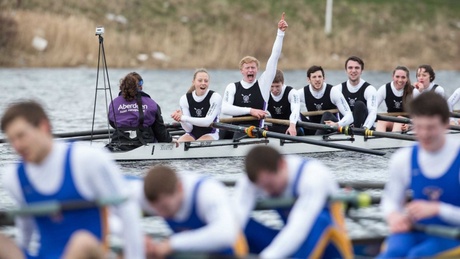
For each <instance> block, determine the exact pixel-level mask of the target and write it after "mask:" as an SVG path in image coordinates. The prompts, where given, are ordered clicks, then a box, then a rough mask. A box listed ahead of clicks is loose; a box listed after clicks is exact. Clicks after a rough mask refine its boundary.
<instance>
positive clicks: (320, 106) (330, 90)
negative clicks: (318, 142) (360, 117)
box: [298, 66, 353, 135]
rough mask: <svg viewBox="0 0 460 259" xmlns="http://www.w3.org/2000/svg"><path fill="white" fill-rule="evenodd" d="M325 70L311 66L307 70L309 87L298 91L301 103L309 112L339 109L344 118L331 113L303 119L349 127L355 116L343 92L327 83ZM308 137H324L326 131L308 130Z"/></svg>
mask: <svg viewBox="0 0 460 259" xmlns="http://www.w3.org/2000/svg"><path fill="white" fill-rule="evenodd" d="M325 79H326V78H325V75H324V70H323V68H322V67H320V66H311V67H310V68H308V70H307V81H308V82H309V85H307V86H305V87H303V88H301V89H299V90H298V92H299V97H300V102H302V103H304V104H305V108H306V110H307V111H320V110H330V109H338V110H339V111H340V113H341V114H343V117H342V118H341V119H340V120H339V119H338V118H337V115H334V114H332V113H330V112H325V113H323V115H322V116H320V115H317V116H309V118H308V119H307V118H305V117H303V118H302V119H303V120H305V121H309V122H314V123H321V124H327V125H330V126H335V127H343V126H348V125H350V124H351V123H353V114H352V113H351V110H350V107H349V106H348V103H347V102H346V100H345V97H344V96H343V94H342V92H341V91H339V90H337V88H334V87H332V85H330V84H327V83H326V82H325ZM306 132H307V135H315V134H317V135H323V134H324V133H325V132H324V130H306Z"/></svg>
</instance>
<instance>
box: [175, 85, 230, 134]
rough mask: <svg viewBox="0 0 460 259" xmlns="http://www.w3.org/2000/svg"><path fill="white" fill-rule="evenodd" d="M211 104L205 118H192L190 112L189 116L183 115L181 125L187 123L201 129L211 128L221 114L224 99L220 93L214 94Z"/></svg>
mask: <svg viewBox="0 0 460 259" xmlns="http://www.w3.org/2000/svg"><path fill="white" fill-rule="evenodd" d="M209 102H210V107H209V110H208V113H207V114H206V116H205V117H202V118H198V117H191V116H190V112H189V113H188V114H185V113H183V115H182V116H181V123H182V122H185V123H189V124H192V125H195V126H199V127H209V125H210V124H211V123H212V122H213V121H214V120H215V119H216V117H217V116H218V115H219V113H220V110H221V106H222V97H221V96H220V94H218V93H213V94H212V96H211V99H210V100H209ZM187 111H188V109H187Z"/></svg>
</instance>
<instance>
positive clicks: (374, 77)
mask: <svg viewBox="0 0 460 259" xmlns="http://www.w3.org/2000/svg"><path fill="white" fill-rule="evenodd" d="M128 72H131V70H125V69H110V70H109V77H110V86H111V89H112V94H113V95H114V96H115V95H116V94H117V93H118V81H119V79H120V78H122V77H123V76H124V75H126V74H127V73H128ZM137 72H139V73H140V74H141V76H142V77H143V79H144V90H145V91H146V92H147V93H149V94H150V95H151V96H152V98H153V99H154V100H156V101H157V102H158V103H159V105H160V106H161V107H162V110H163V117H164V119H165V121H166V122H170V121H171V119H170V117H169V114H171V113H172V111H174V110H175V109H177V108H178V103H179V98H180V96H181V95H182V94H184V93H185V92H186V91H187V89H188V88H189V87H190V84H191V80H192V76H193V71H192V70H167V71H161V70H142V69H140V70H137ZM210 75H211V84H210V88H211V89H213V90H215V91H217V92H218V93H220V94H221V95H223V92H224V89H225V87H226V85H227V84H228V83H230V82H234V81H238V80H240V79H241V74H240V72H239V71H237V70H210ZM305 78H306V75H305V72H304V71H300V70H299V71H285V81H286V84H287V85H291V86H293V87H294V88H296V89H298V88H300V87H302V86H304V85H306V81H305ZM326 78H327V80H328V82H329V83H331V84H338V83H340V82H342V81H344V80H345V79H346V75H345V72H344V71H326ZM363 78H364V79H366V80H367V81H369V82H370V83H372V84H373V85H374V86H377V87H379V86H381V85H382V84H384V83H386V82H388V81H390V80H391V72H378V71H365V73H364V74H363ZM103 79H104V78H102V75H101V78H100V81H99V84H98V87H99V88H104V87H105V86H106V87H108V84H104V80H103ZM436 79H437V83H438V84H440V85H442V86H444V87H445V89H446V92H447V94H448V95H450V94H451V93H453V91H454V90H455V89H456V87H457V85H456V83H455V82H459V81H460V73H459V72H454V71H440V72H437V74H436ZM0 89H1V95H2V102H0V114H3V111H4V109H5V107H6V105H7V104H8V103H10V102H12V101H14V100H17V99H24V98H26V99H37V100H39V101H40V102H42V103H43V104H44V105H45V107H46V109H47V111H48V112H49V114H50V116H51V119H52V124H53V128H54V131H55V132H75V131H86V130H91V127H92V119H93V107H94V103H95V100H96V104H97V105H96V113H95V126H94V127H95V128H96V129H104V128H107V121H106V114H107V113H106V103H105V96H104V91H98V94H97V98H96V99H95V89H96V69H93V68H72V69H0ZM107 96H110V95H107ZM3 137H4V136H3V135H1V133H0V138H3ZM392 152H393V151H391V150H390V151H389V152H388V153H389V154H387V155H386V156H384V157H378V156H373V155H365V154H359V153H355V152H334V153H323V154H314V155H311V156H310V157H314V158H317V159H319V160H321V161H322V162H324V163H325V164H326V165H328V166H329V167H330V168H331V170H332V172H333V174H334V175H335V177H336V179H337V180H338V181H373V182H376V181H378V182H380V181H386V180H387V178H388V176H387V172H386V166H387V162H388V159H389V156H390V154H391V153H392ZM15 161H17V156H16V155H15V154H14V153H13V151H12V150H11V148H10V146H9V145H7V144H0V175H1V174H2V173H3V170H2V168H3V167H4V166H5V165H6V164H10V163H14V162H15ZM156 163H158V162H152V161H147V162H121V163H119V165H120V166H121V168H122V170H123V172H124V173H126V174H132V175H143V172H144V171H145V170H146V169H147V168H148V167H150V166H152V165H153V164H156ZM161 163H164V164H168V165H171V166H173V167H175V168H178V169H185V170H199V171H200V172H202V173H203V174H206V175H211V176H213V177H216V178H219V179H227V180H228V179H235V178H236V177H237V176H238V175H239V174H241V173H242V164H243V160H242V158H231V159H228V158H225V159H206V158H203V159H193V160H171V161H162V162H161ZM10 204H11V200H10V199H9V197H7V195H6V194H5V192H4V191H3V189H2V188H1V187H0V207H5V206H9V205H10ZM366 213H367V214H375V213H378V211H377V209H376V208H371V209H367V210H366V211H364V214H366ZM347 223H348V226H349V229H350V231H351V234H352V235H354V233H356V235H360V233H362V229H363V226H364V229H367V230H370V231H371V232H373V233H375V231H378V232H384V225H383V224H380V225H379V224H377V225H376V224H375V223H373V222H372V221H371V222H367V221H360V225H361V227H360V226H358V225H356V224H355V223H353V222H351V221H347ZM157 226H158V224H157V222H156V221H146V222H145V227H146V228H149V229H151V228H153V229H155V228H157ZM376 229H377V230H376ZM364 232H366V231H364ZM368 232H369V231H368Z"/></svg>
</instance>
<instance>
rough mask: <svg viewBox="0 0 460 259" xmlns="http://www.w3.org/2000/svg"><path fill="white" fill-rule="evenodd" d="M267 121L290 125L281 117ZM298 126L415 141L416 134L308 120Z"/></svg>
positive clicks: (298, 123)
mask: <svg viewBox="0 0 460 259" xmlns="http://www.w3.org/2000/svg"><path fill="white" fill-rule="evenodd" d="M266 121H267V122H271V123H275V124H282V125H289V123H290V121H289V120H279V119H268V118H267V119H266ZM297 126H300V127H305V128H310V129H319V130H330V131H333V132H338V133H342V134H345V135H353V134H359V135H363V136H365V137H371V136H374V137H385V138H393V139H402V140H412V141H415V140H416V138H415V136H411V135H406V134H398V133H391V132H380V131H374V130H369V129H361V128H350V127H348V126H347V127H334V126H329V125H327V124H320V123H313V122H306V121H298V122H297Z"/></svg>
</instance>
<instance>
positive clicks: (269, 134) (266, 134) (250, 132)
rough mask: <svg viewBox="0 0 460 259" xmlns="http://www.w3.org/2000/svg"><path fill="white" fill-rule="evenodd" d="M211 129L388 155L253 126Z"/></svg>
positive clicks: (220, 125) (383, 153) (217, 125)
mask: <svg viewBox="0 0 460 259" xmlns="http://www.w3.org/2000/svg"><path fill="white" fill-rule="evenodd" d="M211 127H214V128H219V129H226V130H231V131H237V132H244V133H246V134H247V135H248V136H249V137H256V136H258V137H264V138H268V137H271V138H277V139H284V140H291V141H295V142H301V143H306V144H311V145H317V146H324V147H330V148H336V149H344V150H349V151H356V152H361V153H366V154H372V155H378V156H384V155H385V154H386V153H385V152H382V151H377V150H371V149H365V148H360V147H354V146H347V145H341V144H336V143H330V142H324V141H319V140H313V139H308V138H302V137H297V136H290V135H286V134H281V133H277V132H271V131H267V130H263V129H260V128H256V127H253V126H252V127H241V126H237V125H231V124H225V123H220V122H214V123H212V124H211Z"/></svg>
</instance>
